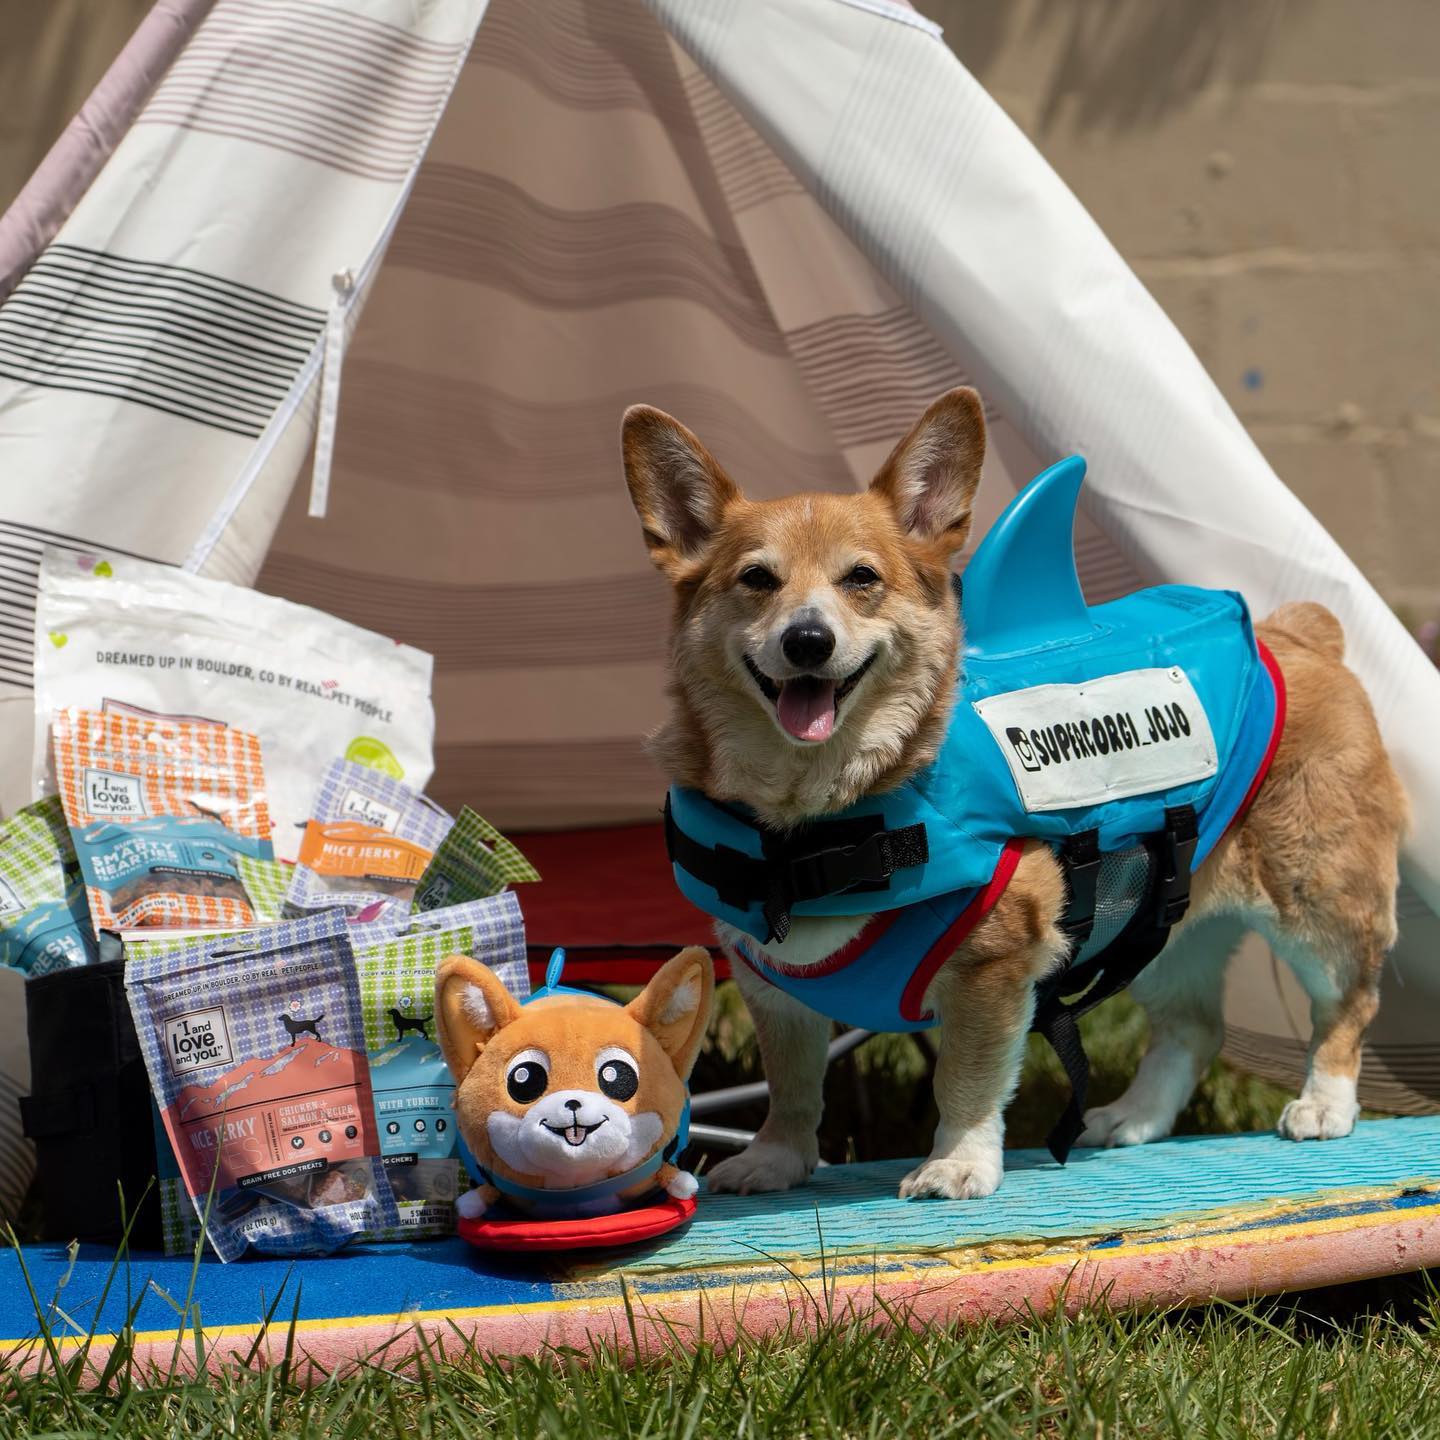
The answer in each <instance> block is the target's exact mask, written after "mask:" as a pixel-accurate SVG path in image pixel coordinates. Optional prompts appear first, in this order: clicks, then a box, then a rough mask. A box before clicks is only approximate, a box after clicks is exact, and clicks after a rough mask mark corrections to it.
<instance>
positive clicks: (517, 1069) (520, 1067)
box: [505, 1051, 550, 1105]
mask: <svg viewBox="0 0 1440 1440" xmlns="http://www.w3.org/2000/svg"><path fill="white" fill-rule="evenodd" d="M543 1061H544V1057H543V1056H541V1055H538V1054H537V1053H535V1052H534V1051H527V1052H526V1053H525V1054H523V1055H519V1056H517V1057H516V1058H515V1060H514V1062H513V1063H512V1064H511V1066H510V1073H509V1074H508V1075H506V1077H505V1088H506V1089H507V1090H508V1091H509V1092H510V1098H511V1099H512V1100H514V1101H515V1102H516V1103H517V1104H519V1105H528V1104H529V1103H530V1102H531V1101H532V1100H538V1099H539V1098H540V1097H541V1096H542V1095H543V1094H544V1093H545V1087H546V1086H547V1085H548V1084H549V1083H550V1072H549V1071H548V1070H546V1068H545V1065H544V1063H543Z"/></svg>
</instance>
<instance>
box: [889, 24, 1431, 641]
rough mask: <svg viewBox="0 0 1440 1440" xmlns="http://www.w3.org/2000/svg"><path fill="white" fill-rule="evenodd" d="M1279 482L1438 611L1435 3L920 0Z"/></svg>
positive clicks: (1388, 593) (1363, 556) (1422, 608)
mask: <svg viewBox="0 0 1440 1440" xmlns="http://www.w3.org/2000/svg"><path fill="white" fill-rule="evenodd" d="M916 4H917V8H918V9H920V10H921V11H923V12H924V13H926V14H928V15H930V16H931V17H932V18H933V19H935V20H938V21H939V22H940V23H941V24H942V25H943V26H944V27H945V36H946V39H947V40H948V41H949V43H950V45H951V46H952V48H953V49H954V50H955V52H956V54H957V55H958V56H959V57H960V59H961V60H962V61H963V62H964V63H965V65H966V66H967V67H968V68H969V69H970V70H971V71H972V72H973V73H974V74H975V75H976V76H978V78H979V79H980V80H981V81H983V82H984V84H985V85H986V87H987V88H988V89H989V90H990V91H991V93H992V94H993V95H995V97H996V98H997V99H998V100H999V101H1000V103H1001V104H1002V105H1004V107H1005V108H1006V110H1007V111H1008V112H1009V113H1010V114H1011V115H1012V116H1013V117H1014V119H1015V120H1016V121H1017V122H1018V123H1019V124H1020V125H1021V126H1022V127H1023V128H1024V130H1025V131H1026V133H1027V134H1028V135H1029V136H1030V137H1031V138H1032V139H1033V140H1034V141H1035V143H1036V145H1037V146H1038V147H1039V149H1040V150H1041V152H1042V153H1043V154H1044V155H1045V156H1046V158H1047V159H1048V160H1049V161H1050V163H1051V164H1053V165H1054V166H1055V168H1056V169H1057V170H1058V171H1059V172H1060V174H1061V175H1062V176H1063V177H1064V179H1065V180H1066V182H1067V183H1068V184H1069V185H1070V186H1071V188H1072V189H1073V190H1074V191H1075V193H1076V194H1077V195H1078V196H1079V197H1080V199H1081V200H1082V201H1083V202H1084V204H1085V205H1086V206H1087V207H1088V208H1089V210H1090V212H1091V213H1092V214H1093V215H1094V216H1095V217H1096V219H1097V220H1098V221H1099V222H1100V224H1101V225H1102V226H1103V227H1104V229H1105V230H1106V232H1107V233H1108V234H1109V236H1110V238H1111V240H1112V241H1113V242H1114V243H1115V245H1116V246H1117V247H1118V248H1119V250H1120V252H1121V253H1122V254H1123V255H1124V256H1125V258H1126V259H1127V260H1128V261H1129V262H1130V264H1131V265H1132V266H1134V268H1135V269H1136V271H1137V272H1138V273H1139V275H1140V277H1141V278H1142V279H1143V280H1144V281H1145V283H1146V285H1147V286H1148V287H1149V288H1150V290H1151V292H1152V293H1153V294H1154V295H1155V297H1156V298H1157V299H1158V300H1159V301H1160V303H1161V304H1162V305H1164V306H1165V308H1166V310H1168V311H1169V313H1170V315H1171V317H1172V318H1173V319H1174V321H1175V322H1176V324H1177V325H1179V327H1180V329H1181V330H1182V331H1183V332H1184V333H1185V336H1186V338H1187V339H1188V340H1189V341H1190V343H1191V344H1192V345H1193V346H1194V347H1195V349H1196V351H1197V352H1198V353H1199V355H1200V358H1201V359H1202V360H1203V361H1204V362H1205V365H1206V366H1207V368H1208V369H1209V370H1210V373H1211V374H1212V375H1213V376H1214V377H1215V378H1216V380H1217V381H1218V383H1219V384H1220V386H1221V388H1222V389H1223V390H1224V392H1225V394H1226V396H1227V398H1228V399H1229V400H1230V402H1231V404H1232V405H1234V407H1235V409H1236V410H1237V412H1238V413H1239V415H1240V417H1241V419H1242V420H1243V421H1244V422H1245V424H1246V425H1247V426H1248V427H1249V429H1250V432H1251V434H1252V435H1254V437H1255V439H1256V441H1257V442H1258V444H1259V445H1260V447H1261V449H1263V450H1264V452H1265V454H1266V455H1267V456H1268V458H1269V459H1270V461H1271V463H1272V464H1273V465H1274V466H1275V468H1276V470H1277V471H1278V472H1279V474H1280V476H1281V477H1282V478H1283V479H1284V480H1285V481H1286V483H1287V484H1289V485H1290V486H1291V487H1292V488H1293V489H1294V490H1295V491H1296V492H1297V493H1298V494H1299V495H1300V496H1301V497H1302V498H1303V499H1304V501H1305V503H1306V504H1307V505H1308V506H1309V507H1310V508H1311V509H1312V510H1313V511H1314V513H1315V514H1316V515H1317V516H1318V517H1319V519H1320V520H1321V521H1322V523H1324V524H1325V525H1326V526H1327V527H1328V528H1329V529H1330V531H1331V532H1332V533H1333V534H1334V536H1335V537H1336V539H1337V540H1338V541H1339V542H1340V544H1341V545H1343V546H1344V547H1345V548H1346V549H1347V550H1348V551H1349V553H1350V555H1351V556H1352V557H1353V558H1354V560H1355V561H1356V563H1357V564H1358V565H1359V566H1360V567H1361V568H1362V569H1363V570H1364V571H1365V573H1366V574H1367V575H1368V576H1369V578H1370V580H1371V581H1372V583H1373V584H1374V585H1375V586H1376V587H1377V588H1378V589H1379V591H1380V592H1381V594H1382V595H1384V596H1385V597H1386V599H1388V600H1389V601H1390V602H1391V603H1392V604H1395V605H1396V606H1397V608H1399V609H1400V610H1401V611H1402V613H1404V614H1405V615H1406V618H1407V619H1408V620H1409V621H1410V622H1411V623H1412V624H1419V623H1422V622H1424V621H1427V620H1429V621H1432V622H1433V621H1434V620H1435V619H1436V618H1437V617H1440V4H1437V3H1435V0H1366V3H1361V0H1288V3H1287V0H916Z"/></svg>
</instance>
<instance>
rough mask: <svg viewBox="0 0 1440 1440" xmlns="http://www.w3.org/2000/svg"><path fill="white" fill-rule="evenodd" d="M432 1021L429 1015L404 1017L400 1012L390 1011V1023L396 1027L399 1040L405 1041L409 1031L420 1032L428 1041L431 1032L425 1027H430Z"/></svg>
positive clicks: (396, 1035) (396, 1036)
mask: <svg viewBox="0 0 1440 1440" xmlns="http://www.w3.org/2000/svg"><path fill="white" fill-rule="evenodd" d="M430 1020H431V1017H430V1016H429V1015H402V1014H401V1013H400V1011H398V1010H395V1009H392V1010H391V1011H390V1023H391V1024H392V1025H394V1027H395V1038H396V1039H397V1040H403V1039H404V1038H405V1032H406V1031H407V1030H418V1031H419V1032H420V1034H421V1035H423V1036H424V1037H425V1038H426V1039H427V1040H428V1039H429V1038H430V1032H429V1030H427V1029H426V1028H425V1027H426V1026H427V1025H429V1023H430Z"/></svg>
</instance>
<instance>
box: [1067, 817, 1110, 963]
mask: <svg viewBox="0 0 1440 1440" xmlns="http://www.w3.org/2000/svg"><path fill="white" fill-rule="evenodd" d="M1060 863H1061V865H1062V866H1064V869H1065V884H1066V888H1067V889H1068V890H1069V892H1070V898H1069V900H1068V901H1067V902H1066V905H1065V915H1064V917H1063V918H1062V919H1061V921H1060V928H1061V929H1062V930H1063V931H1064V932H1065V933H1066V934H1067V935H1068V936H1069V937H1070V940H1071V954H1074V953H1076V952H1078V951H1079V949H1080V948H1081V946H1083V945H1084V944H1085V942H1086V941H1087V940H1088V939H1089V938H1090V932H1091V930H1093V929H1094V928H1095V887H1096V885H1097V883H1098V882H1099V879H1100V832H1099V830H1095V829H1091V830H1081V831H1080V832H1079V833H1078V834H1075V835H1070V836H1067V837H1066V839H1065V841H1064V843H1063V844H1062V845H1061V846H1060Z"/></svg>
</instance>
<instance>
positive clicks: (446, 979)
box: [435, 955, 520, 1085]
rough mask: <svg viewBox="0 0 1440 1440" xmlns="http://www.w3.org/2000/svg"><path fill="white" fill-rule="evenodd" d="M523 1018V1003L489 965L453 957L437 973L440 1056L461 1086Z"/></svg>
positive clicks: (441, 965)
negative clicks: (511, 1025)
mask: <svg viewBox="0 0 1440 1440" xmlns="http://www.w3.org/2000/svg"><path fill="white" fill-rule="evenodd" d="M519 1014H520V1003H519V1001H517V1000H516V999H515V997H514V996H513V995H512V994H511V993H510V992H509V991H508V990H507V989H506V988H505V987H504V986H503V985H502V984H501V983H500V982H499V981H498V980H497V979H496V978H495V975H494V972H493V971H491V969H490V967H489V966H488V965H482V964H481V963H480V962H479V961H478V960H472V959H470V957H469V956H468V955H451V956H450V957H449V958H448V959H446V960H442V961H441V962H440V965H439V967H438V968H437V969H436V971H435V1028H436V1032H437V1038H438V1039H439V1041H440V1053H441V1054H442V1055H443V1056H444V1057H445V1063H446V1064H447V1065H448V1066H449V1067H450V1073H451V1074H452V1075H453V1076H454V1077H455V1083H456V1084H457V1085H458V1084H459V1083H460V1082H461V1081H462V1080H463V1079H464V1078H465V1077H466V1076H467V1075H468V1074H469V1073H470V1067H471V1066H472V1065H473V1064H474V1063H475V1060H476V1057H477V1056H478V1055H479V1054H480V1052H481V1051H482V1050H483V1049H484V1048H485V1047H486V1046H487V1045H488V1044H489V1043H490V1041H491V1040H493V1039H494V1038H495V1033H496V1031H498V1030H502V1029H503V1028H504V1027H505V1026H506V1025H508V1024H509V1023H510V1022H511V1021H512V1020H514V1019H515V1018H516V1017H517V1016H518V1015H519Z"/></svg>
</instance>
